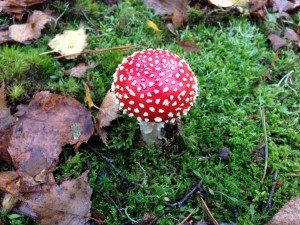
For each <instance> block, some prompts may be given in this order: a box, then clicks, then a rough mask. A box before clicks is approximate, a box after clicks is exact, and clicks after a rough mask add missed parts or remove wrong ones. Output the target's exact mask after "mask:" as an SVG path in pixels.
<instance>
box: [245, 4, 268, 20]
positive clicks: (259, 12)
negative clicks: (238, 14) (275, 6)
mask: <svg viewBox="0 0 300 225" xmlns="http://www.w3.org/2000/svg"><path fill="white" fill-rule="evenodd" d="M267 3H268V0H259V1H258V0H249V1H248V11H249V13H250V14H251V15H254V16H256V17H258V18H260V19H263V18H264V17H265V15H266V14H267V12H268V11H267V7H266V4H267Z"/></svg>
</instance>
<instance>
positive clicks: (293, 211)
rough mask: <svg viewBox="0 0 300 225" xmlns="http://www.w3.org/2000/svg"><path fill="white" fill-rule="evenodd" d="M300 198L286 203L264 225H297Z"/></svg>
mask: <svg viewBox="0 0 300 225" xmlns="http://www.w3.org/2000/svg"><path fill="white" fill-rule="evenodd" d="M299 212H300V197H295V198H292V199H291V200H290V201H288V202H287V203H286V204H285V205H284V206H283V207H282V208H281V209H280V210H279V211H278V212H277V213H276V214H275V216H274V217H273V218H272V219H271V220H270V221H269V222H268V223H266V224H265V225H283V224H284V225H299V221H300V213H299Z"/></svg>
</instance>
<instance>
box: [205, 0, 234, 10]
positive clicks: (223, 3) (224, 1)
mask: <svg viewBox="0 0 300 225" xmlns="http://www.w3.org/2000/svg"><path fill="white" fill-rule="evenodd" d="M209 2H210V3H211V4H213V5H215V6H218V7H223V8H228V7H232V6H234V3H233V1H231V0H209Z"/></svg>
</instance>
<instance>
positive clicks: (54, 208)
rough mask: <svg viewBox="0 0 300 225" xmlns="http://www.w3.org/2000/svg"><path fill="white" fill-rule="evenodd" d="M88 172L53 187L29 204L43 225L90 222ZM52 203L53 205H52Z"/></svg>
mask: <svg viewBox="0 0 300 225" xmlns="http://www.w3.org/2000/svg"><path fill="white" fill-rule="evenodd" d="M87 175H88V171H86V172H84V173H83V174H82V175H81V176H80V177H78V178H77V179H74V180H70V181H65V182H63V183H62V184H61V185H53V186H52V187H51V188H50V189H49V190H48V191H47V192H44V193H42V194H40V195H39V196H38V197H37V198H36V199H34V200H29V201H27V203H28V204H29V206H30V208H32V210H33V211H34V212H35V214H36V215H37V217H38V219H37V222H38V223H40V224H41V225H53V224H59V225H85V224H86V223H87V221H88V220H89V216H90V208H91V200H90V199H91V195H92V189H91V188H90V186H89V184H88V177H87ZM50 203H51V204H50Z"/></svg>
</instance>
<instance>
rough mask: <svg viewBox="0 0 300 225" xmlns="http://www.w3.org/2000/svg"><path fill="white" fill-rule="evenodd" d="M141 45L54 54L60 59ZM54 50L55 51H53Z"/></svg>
mask: <svg viewBox="0 0 300 225" xmlns="http://www.w3.org/2000/svg"><path fill="white" fill-rule="evenodd" d="M138 47H139V46H134V45H129V46H120V47H113V48H103V49H96V50H89V51H85V52H79V53H74V54H69V55H60V56H54V57H53V59H60V58H64V57H72V56H79V55H83V54H90V53H97V52H108V51H114V50H130V49H134V48H138ZM51 52H53V51H51Z"/></svg>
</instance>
